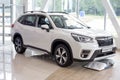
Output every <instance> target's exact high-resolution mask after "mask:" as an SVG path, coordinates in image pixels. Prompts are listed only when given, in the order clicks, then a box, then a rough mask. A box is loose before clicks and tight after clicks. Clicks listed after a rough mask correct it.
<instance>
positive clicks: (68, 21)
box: [50, 15, 87, 29]
mask: <svg viewBox="0 0 120 80" xmlns="http://www.w3.org/2000/svg"><path fill="white" fill-rule="evenodd" d="M50 17H51V18H52V20H53V22H54V23H55V25H56V27H58V28H64V29H83V28H84V27H87V26H85V25H83V24H81V23H80V22H79V20H78V19H76V18H75V17H72V16H69V15H51V16H50Z"/></svg>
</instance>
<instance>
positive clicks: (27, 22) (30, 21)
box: [18, 15, 36, 26]
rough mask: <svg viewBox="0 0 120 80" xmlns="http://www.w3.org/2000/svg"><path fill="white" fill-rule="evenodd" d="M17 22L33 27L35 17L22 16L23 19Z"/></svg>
mask: <svg viewBox="0 0 120 80" xmlns="http://www.w3.org/2000/svg"><path fill="white" fill-rule="evenodd" d="M18 21H19V22H20V23H21V24H23V25H28V26H35V25H36V16H35V15H27V16H24V17H23V18H22V17H21V19H20V20H18Z"/></svg>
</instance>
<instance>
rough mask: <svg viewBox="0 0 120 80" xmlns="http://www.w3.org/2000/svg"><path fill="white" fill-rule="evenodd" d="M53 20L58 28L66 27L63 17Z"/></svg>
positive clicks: (56, 17) (53, 17)
mask: <svg viewBox="0 0 120 80" xmlns="http://www.w3.org/2000/svg"><path fill="white" fill-rule="evenodd" d="M51 18H52V20H53V22H54V24H55V25H56V27H58V28H63V27H64V24H63V21H62V18H61V16H51Z"/></svg>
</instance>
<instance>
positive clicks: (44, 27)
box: [41, 25, 50, 32]
mask: <svg viewBox="0 0 120 80" xmlns="http://www.w3.org/2000/svg"><path fill="white" fill-rule="evenodd" d="M41 29H45V30H46V31H47V32H49V29H50V28H49V26H48V25H41Z"/></svg>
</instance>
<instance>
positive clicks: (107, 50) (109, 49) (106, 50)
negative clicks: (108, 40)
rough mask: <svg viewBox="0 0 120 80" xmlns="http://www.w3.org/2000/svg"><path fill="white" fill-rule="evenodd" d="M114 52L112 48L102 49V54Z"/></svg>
mask: <svg viewBox="0 0 120 80" xmlns="http://www.w3.org/2000/svg"><path fill="white" fill-rule="evenodd" d="M110 51H112V48H102V52H110Z"/></svg>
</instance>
